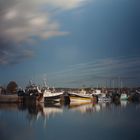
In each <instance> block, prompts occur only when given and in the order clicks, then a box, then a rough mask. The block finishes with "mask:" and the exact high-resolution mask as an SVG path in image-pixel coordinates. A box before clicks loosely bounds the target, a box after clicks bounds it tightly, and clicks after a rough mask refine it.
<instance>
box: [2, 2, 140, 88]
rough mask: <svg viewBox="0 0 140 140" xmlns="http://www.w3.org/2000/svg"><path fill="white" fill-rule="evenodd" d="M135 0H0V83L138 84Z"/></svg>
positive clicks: (139, 22)
mask: <svg viewBox="0 0 140 140" xmlns="http://www.w3.org/2000/svg"><path fill="white" fill-rule="evenodd" d="M139 6H140V2H139V1H138V0H133V1H132V0H67V1H66V0H40V1H38V0H30V1H27V0H24V1H23V0H11V1H10V2H9V1H8V0H5V1H4V0H0V13H1V14H0V18H1V23H0V31H1V32H0V84H1V85H4V84H5V85H6V84H7V83H8V81H10V80H15V81H17V83H18V84H19V85H20V86H25V85H26V84H27V83H28V81H29V80H33V81H34V82H35V83H37V84H42V83H43V80H44V79H47V81H48V84H49V85H50V86H55V87H58V86H60V87H82V86H83V85H85V86H93V87H94V86H97V85H100V86H113V84H114V85H115V86H120V83H121V82H122V83H123V85H124V86H139V83H140V61H139V60H140V41H139V40H140V10H139Z"/></svg>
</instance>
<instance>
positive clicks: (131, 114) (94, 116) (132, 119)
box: [0, 101, 140, 140]
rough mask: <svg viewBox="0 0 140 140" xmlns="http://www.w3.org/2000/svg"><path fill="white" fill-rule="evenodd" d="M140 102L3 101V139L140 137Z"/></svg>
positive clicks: (116, 139) (0, 129)
mask: <svg viewBox="0 0 140 140" xmlns="http://www.w3.org/2000/svg"><path fill="white" fill-rule="evenodd" d="M139 131H140V104H139V103H129V102H127V101H122V102H120V103H116V104H115V103H98V104H72V105H68V106H62V105H59V104H58V105H44V104H30V105H23V104H0V140H138V139H140V133H139Z"/></svg>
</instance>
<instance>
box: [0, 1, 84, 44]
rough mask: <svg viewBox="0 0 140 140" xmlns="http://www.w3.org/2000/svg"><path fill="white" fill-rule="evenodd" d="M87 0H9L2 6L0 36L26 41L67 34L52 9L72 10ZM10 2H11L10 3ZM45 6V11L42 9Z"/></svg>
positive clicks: (11, 39)
mask: <svg viewBox="0 0 140 140" xmlns="http://www.w3.org/2000/svg"><path fill="white" fill-rule="evenodd" d="M84 1H85V0H30V1H29V0H11V1H10V2H9V1H8V0H6V1H5V3H4V2H3V1H2V2H3V3H2V2H1V3H2V4H3V5H1V6H0V10H1V11H3V12H2V16H0V18H1V23H0V31H1V32H0V36H1V37H3V39H6V40H8V41H9V40H10V41H13V42H22V41H26V40H28V39H29V38H31V37H32V36H37V37H40V38H43V39H44V38H45V39H46V38H49V37H53V36H59V35H60V36H62V35H66V34H67V33H66V32H65V31H61V29H60V24H59V22H58V21H56V20H55V19H53V18H52V12H53V10H48V9H49V8H48V7H52V9H56V8H58V11H59V9H62V10H70V9H73V8H76V7H78V6H80V4H81V2H84ZM9 3H10V4H9ZM42 7H45V9H46V10H45V11H43V10H42Z"/></svg>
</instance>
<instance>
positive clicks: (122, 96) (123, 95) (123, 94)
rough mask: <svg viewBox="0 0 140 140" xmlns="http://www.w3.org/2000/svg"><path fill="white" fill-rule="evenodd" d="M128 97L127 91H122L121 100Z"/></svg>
mask: <svg viewBox="0 0 140 140" xmlns="http://www.w3.org/2000/svg"><path fill="white" fill-rule="evenodd" d="M127 99H128V96H127V94H126V93H122V94H121V96H120V100H127Z"/></svg>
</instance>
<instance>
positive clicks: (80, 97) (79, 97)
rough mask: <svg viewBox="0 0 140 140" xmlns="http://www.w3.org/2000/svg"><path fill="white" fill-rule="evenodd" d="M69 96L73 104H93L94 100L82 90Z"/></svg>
mask: <svg viewBox="0 0 140 140" xmlns="http://www.w3.org/2000/svg"><path fill="white" fill-rule="evenodd" d="M69 96H70V102H71V103H73V102H79V103H82V102H85V103H89V102H92V100H93V96H92V94H87V93H86V91H85V90H81V91H80V92H70V93H69Z"/></svg>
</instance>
